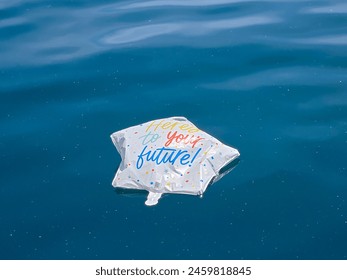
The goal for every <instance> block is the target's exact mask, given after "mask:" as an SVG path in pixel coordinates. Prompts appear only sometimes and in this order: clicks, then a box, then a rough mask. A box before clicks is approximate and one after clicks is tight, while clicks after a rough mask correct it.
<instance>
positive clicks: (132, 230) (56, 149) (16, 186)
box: [0, 0, 347, 259]
mask: <svg viewBox="0 0 347 280" xmlns="http://www.w3.org/2000/svg"><path fill="white" fill-rule="evenodd" d="M346 48H347V4H346V1H342V0H341V1H338V0H333V1H328V0H326V1H319V0H315V1H313V0H312V1H310V0H307V1H289V0H288V1H285V0H283V1H280V0H273V1H271V0H268V1H241V0H190V1H183V0H182V1H180V0H144V1H43V0H37V1H34V0H31V1H30V0H29V1H22V0H12V1H6V0H0V170H1V171H0V227H1V228H0V258H1V259H347V205H346V199H347V198H346V195H347V170H346V168H347V163H346V158H347V149H346V147H347V51H346ZM170 116H185V117H187V118H188V119H189V120H191V121H192V122H194V123H195V124H196V125H197V126H198V127H200V128H201V129H203V130H205V131H207V132H208V133H210V134H212V135H214V136H215V137H217V138H218V139H220V140H221V141H223V142H225V143H226V144H229V145H231V146H234V147H236V148H238V149H239V151H240V152H241V158H240V159H241V160H240V162H239V164H238V165H237V167H236V168H235V169H234V170H233V171H232V172H231V173H230V174H228V175H227V176H225V177H224V178H223V179H222V180H221V181H219V182H217V183H216V184H215V185H213V186H211V187H210V188H209V189H208V190H207V192H206V193H205V195H204V197H203V198H202V199H200V198H198V197H193V196H185V195H167V196H165V197H164V198H163V199H162V200H161V201H160V203H159V204H158V205H157V206H156V207H146V206H145V205H144V200H145V197H146V195H145V194H143V193H122V192H116V191H115V190H114V189H113V188H112V186H111V181H112V179H113V176H114V173H115V171H116V169H117V167H118V165H119V163H120V157H119V155H118V153H117V151H116V149H115V148H114V146H113V144H112V142H111V140H110V137H109V135H110V134H111V133H112V132H114V131H117V130H119V129H122V128H125V127H128V126H131V125H136V124H139V123H142V122H145V121H149V120H152V119H157V118H163V117H170Z"/></svg>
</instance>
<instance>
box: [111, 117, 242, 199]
mask: <svg viewBox="0 0 347 280" xmlns="http://www.w3.org/2000/svg"><path fill="white" fill-rule="evenodd" d="M111 138H112V141H113V143H114V145H115V146H116V148H117V150H118V152H119V154H120V155H121V158H122V162H121V163H120V166H119V168H118V170H117V173H116V175H115V177H114V179H113V182H112V185H113V186H114V187H121V188H127V189H139V190H147V191H148V192H149V194H148V197H147V201H146V202H145V203H146V205H155V204H157V203H158V200H159V199H160V197H161V196H162V194H163V193H177V194H191V195H201V194H202V193H203V192H204V191H205V190H206V188H207V186H208V185H209V184H211V183H212V182H213V179H215V178H217V177H218V176H219V172H220V170H221V168H223V167H224V166H226V165H228V164H229V163H231V162H232V161H233V160H234V159H236V158H237V157H239V155H240V153H239V152H238V150H236V149H234V148H232V147H229V146H226V145H224V144H223V143H221V142H220V141H218V140H217V139H216V138H214V137H212V136H211V135H209V134H207V133H206V132H203V131H202V130H200V129H199V128H197V127H196V126H195V125H194V124H192V123H191V122H189V121H188V120H187V119H186V118H184V117H172V118H166V119H160V120H154V121H150V122H147V123H144V124H140V125H137V126H133V127H129V128H126V129H123V130H120V131H117V132H115V133H113V134H112V135H111Z"/></svg>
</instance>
